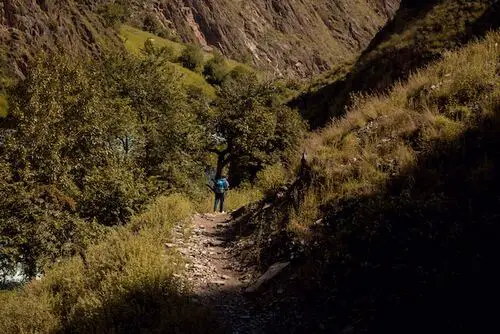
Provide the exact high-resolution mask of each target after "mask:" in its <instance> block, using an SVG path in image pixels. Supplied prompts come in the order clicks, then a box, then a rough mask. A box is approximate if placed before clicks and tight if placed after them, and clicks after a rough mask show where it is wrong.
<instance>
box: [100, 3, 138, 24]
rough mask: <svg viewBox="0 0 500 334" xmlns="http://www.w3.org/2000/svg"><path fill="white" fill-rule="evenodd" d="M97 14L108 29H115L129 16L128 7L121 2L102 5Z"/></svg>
mask: <svg viewBox="0 0 500 334" xmlns="http://www.w3.org/2000/svg"><path fill="white" fill-rule="evenodd" d="M98 13H99V15H101V17H102V18H103V19H104V22H105V24H106V26H108V27H117V26H118V25H119V24H121V23H123V22H124V21H125V20H126V19H127V18H128V17H129V16H130V12H129V9H128V6H127V4H126V3H125V1H123V0H121V1H120V0H119V1H114V2H106V3H104V4H102V5H101V6H100V8H99V10H98Z"/></svg>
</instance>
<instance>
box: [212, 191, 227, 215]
mask: <svg viewBox="0 0 500 334" xmlns="http://www.w3.org/2000/svg"><path fill="white" fill-rule="evenodd" d="M225 195H226V194H224V193H222V194H218V193H215V203H214V211H217V206H219V205H220V212H222V211H224V198H225V197H226V196H225Z"/></svg>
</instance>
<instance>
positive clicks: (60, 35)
mask: <svg viewBox="0 0 500 334" xmlns="http://www.w3.org/2000/svg"><path fill="white" fill-rule="evenodd" d="M94 11H95V8H92V6H91V5H89V3H88V2H87V1H81V0H66V1H45V0H41V1H34V0H2V1H0V48H1V49H2V50H0V54H1V53H2V52H3V53H5V54H6V56H7V58H8V59H9V60H10V62H11V65H13V66H12V68H11V69H12V70H13V71H14V72H16V73H17V74H18V75H22V73H23V72H24V71H25V70H26V66H27V62H28V60H29V59H30V58H32V57H33V56H36V55H37V54H39V53H40V52H41V51H44V50H55V49H62V50H64V51H65V52H69V53H72V52H73V53H75V54H78V53H88V54H91V53H93V54H96V53H99V52H100V50H101V49H102V48H103V47H106V46H112V45H117V44H118V43H119V40H118V38H117V37H116V34H115V33H114V32H113V31H112V30H111V29H108V28H106V27H105V25H104V24H103V21H102V19H101V18H100V17H99V16H98V15H96V14H95V12H94Z"/></svg>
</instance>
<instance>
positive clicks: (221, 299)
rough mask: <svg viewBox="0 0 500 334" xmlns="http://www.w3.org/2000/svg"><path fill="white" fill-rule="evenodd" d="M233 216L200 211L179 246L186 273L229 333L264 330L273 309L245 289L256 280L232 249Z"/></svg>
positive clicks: (196, 292)
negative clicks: (263, 305) (264, 306)
mask: <svg viewBox="0 0 500 334" xmlns="http://www.w3.org/2000/svg"><path fill="white" fill-rule="evenodd" d="M230 225H231V216H230V215H228V214H197V215H195V216H194V218H193V220H192V225H191V227H190V228H191V229H192V233H190V235H189V237H187V238H182V237H181V236H182V233H181V232H180V228H181V227H179V228H178V230H177V233H176V235H178V238H177V239H176V241H175V244H173V245H170V246H171V247H176V248H178V250H179V251H180V252H181V253H182V254H183V255H184V256H185V257H186V258H187V260H188V263H187V264H186V270H185V272H184V273H183V275H184V276H185V277H186V279H187V280H188V281H190V282H191V284H192V286H193V293H194V296H195V297H194V299H195V301H197V302H199V303H201V304H203V305H204V306H206V307H208V308H210V309H211V310H213V311H214V313H215V315H216V316H217V318H218V320H219V322H220V323H221V324H222V326H223V328H224V332H227V333H264V332H266V331H265V328H267V327H268V324H269V322H270V321H271V319H273V312H272V310H269V309H267V310H264V309H262V308H261V307H259V305H258V303H256V300H255V299H254V298H255V296H254V295H250V294H247V293H245V288H246V287H247V286H248V285H249V284H250V283H251V282H252V281H253V278H254V276H255V271H254V270H253V268H250V267H245V266H243V265H241V264H240V263H239V261H238V259H237V258H236V257H235V255H234V254H233V252H231V250H232V245H233V242H234V240H233V237H232V234H231V229H230Z"/></svg>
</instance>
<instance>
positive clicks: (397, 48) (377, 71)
mask: <svg viewBox="0 0 500 334" xmlns="http://www.w3.org/2000/svg"><path fill="white" fill-rule="evenodd" d="M499 16H500V3H499V2H498V1H496V0H476V1H465V0H459V1H456V0H428V1H414V0H406V1H403V2H402V4H401V7H400V9H399V10H398V12H397V14H396V16H395V18H394V20H393V21H391V22H390V23H389V24H388V25H387V26H386V27H385V28H384V29H383V30H382V31H381V32H380V33H379V34H378V35H377V36H376V37H375V38H374V40H373V41H372V42H371V44H370V45H369V46H368V48H367V49H366V50H365V52H363V54H362V55H361V57H360V58H359V59H358V60H357V61H356V63H355V64H354V65H352V67H351V68H350V69H348V70H344V71H341V72H340V73H332V77H331V79H330V83H329V84H327V85H325V86H323V87H321V88H319V89H317V90H314V91H312V92H311V91H310V92H306V93H304V94H303V95H302V96H300V97H299V98H297V99H296V100H295V101H293V102H292V103H291V104H292V105H293V106H295V107H298V108H299V109H301V110H302V112H303V114H304V116H305V117H306V118H307V119H309V120H310V122H311V124H312V125H313V126H314V127H316V126H321V125H324V124H325V122H328V121H329V120H330V119H331V117H333V116H336V115H340V114H342V113H343V112H344V108H345V106H346V105H349V103H350V95H351V94H352V93H355V92H367V91H371V90H375V91H383V90H385V89H387V88H389V87H390V86H391V85H392V84H393V83H394V82H395V81H397V80H405V79H406V78H407V77H408V76H409V74H410V73H411V72H413V71H415V70H417V69H418V68H419V67H422V66H425V65H426V64H427V63H429V62H430V61H433V60H438V59H440V58H441V57H442V55H443V52H444V51H445V50H447V49H453V48H456V47H458V46H460V45H463V44H464V43H466V42H467V41H469V40H471V39H473V38H474V37H480V36H484V34H485V32H487V31H489V30H490V29H494V28H495V27H498V26H499V24H500V20H499V19H498V17H499Z"/></svg>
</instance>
